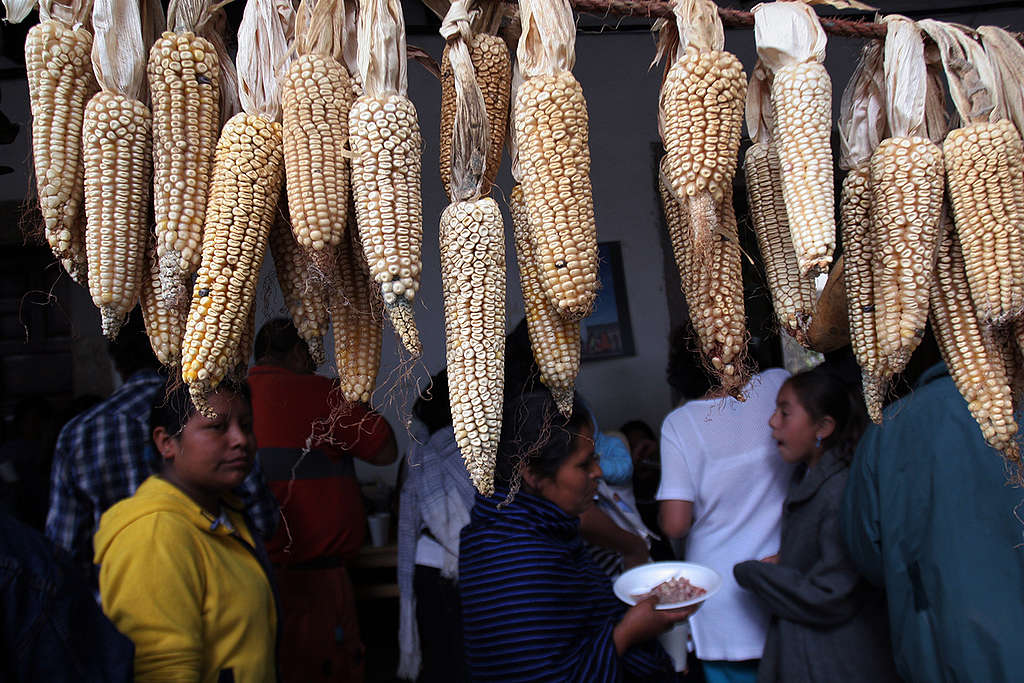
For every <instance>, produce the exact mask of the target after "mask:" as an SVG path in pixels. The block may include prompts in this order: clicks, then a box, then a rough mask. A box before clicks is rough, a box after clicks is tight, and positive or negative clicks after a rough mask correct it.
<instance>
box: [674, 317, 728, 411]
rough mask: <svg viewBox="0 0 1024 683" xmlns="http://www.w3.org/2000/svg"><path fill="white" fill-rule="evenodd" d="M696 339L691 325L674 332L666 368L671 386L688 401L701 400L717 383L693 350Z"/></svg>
mask: <svg viewBox="0 0 1024 683" xmlns="http://www.w3.org/2000/svg"><path fill="white" fill-rule="evenodd" d="M695 337H696V335H695V334H694V333H693V328H692V325H690V324H686V325H680V326H679V327H677V328H675V329H674V330H672V333H671V335H669V341H668V343H669V349H668V366H667V367H666V368H665V375H666V379H667V380H668V384H669V386H670V387H672V388H673V389H675V390H676V391H677V392H678V393H679V394H680V395H681V396H682V397H683V398H685V399H686V400H688V401H692V400H694V399H698V398H701V397H702V396H704V395H705V394H707V393H708V392H709V391H710V390H711V388H712V387H713V386H715V383H716V382H715V379H714V377H712V375H711V374H710V373H709V372H708V369H707V367H706V366H705V364H704V362H703V360H701V358H700V354H698V353H697V351H696V350H695V349H694V348H693V340H694V339H695Z"/></svg>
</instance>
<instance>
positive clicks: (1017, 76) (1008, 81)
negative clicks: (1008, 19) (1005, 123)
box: [978, 26, 1024, 136]
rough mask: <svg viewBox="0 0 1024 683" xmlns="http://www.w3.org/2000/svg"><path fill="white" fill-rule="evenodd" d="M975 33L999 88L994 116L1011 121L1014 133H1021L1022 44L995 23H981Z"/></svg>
mask: <svg viewBox="0 0 1024 683" xmlns="http://www.w3.org/2000/svg"><path fill="white" fill-rule="evenodd" d="M978 34H979V35H980V36H981V42H982V45H983V46H984V48H985V54H986V55H987V56H988V58H989V60H990V61H991V63H992V69H993V71H994V75H995V81H996V85H997V86H998V87H999V92H1000V98H999V106H998V107H997V108H996V110H995V115H996V116H997V117H998V118H1007V119H1010V120H1011V121H1013V125H1015V126H1016V127H1017V132H1018V133H1020V134H1021V136H1024V46H1022V45H1021V44H1020V43H1018V42H1017V41H1016V39H1014V37H1013V36H1012V35H1010V33H1008V32H1007V31H1005V30H1003V29H1001V28H999V27H998V26H981V27H979V28H978Z"/></svg>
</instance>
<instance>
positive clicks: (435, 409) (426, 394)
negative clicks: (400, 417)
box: [412, 368, 452, 434]
mask: <svg viewBox="0 0 1024 683" xmlns="http://www.w3.org/2000/svg"><path fill="white" fill-rule="evenodd" d="M412 413H413V415H415V416H416V419H418V420H419V421H420V422H422V423H423V424H424V425H425V426H426V428H427V433H429V434H433V433H434V432H436V431H437V430H439V429H442V428H444V427H447V426H448V425H450V424H451V423H452V406H451V401H450V398H449V394H448V368H444V369H443V370H441V372H439V373H437V374H436V375H434V376H433V377H431V378H430V384H429V385H427V386H426V387H424V388H423V390H422V391H420V396H419V398H417V399H416V402H415V403H414V404H413V405H412Z"/></svg>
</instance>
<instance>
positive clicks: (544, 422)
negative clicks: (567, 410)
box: [494, 389, 593, 490]
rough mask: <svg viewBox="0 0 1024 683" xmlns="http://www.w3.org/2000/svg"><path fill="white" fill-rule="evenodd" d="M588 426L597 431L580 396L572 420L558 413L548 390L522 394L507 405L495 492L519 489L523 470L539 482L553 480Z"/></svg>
mask: <svg viewBox="0 0 1024 683" xmlns="http://www.w3.org/2000/svg"><path fill="white" fill-rule="evenodd" d="M587 425H589V426H590V427H591V428H593V422H592V421H591V419H590V413H589V412H587V409H586V408H585V407H584V406H583V402H582V401H580V399H579V396H578V395H576V396H574V397H573V404H572V414H571V415H570V416H569V417H568V418H566V417H564V416H563V415H562V414H561V413H559V412H558V406H557V405H556V404H555V399H554V398H552V396H551V392H550V391H548V390H547V389H542V390H540V391H531V392H529V393H526V394H522V395H521V396H518V397H516V398H515V399H513V400H512V401H511V402H509V403H506V405H505V410H504V416H503V421H502V425H501V441H500V443H499V444H498V458H497V462H496V464H495V472H494V485H495V488H497V489H499V490H513V489H515V488H516V485H517V484H518V482H519V474H520V471H521V468H522V467H523V466H525V467H526V468H528V469H529V470H530V472H531V473H532V474H533V475H535V476H536V477H538V478H541V479H543V478H553V477H554V476H555V474H556V473H557V472H558V468H559V467H561V466H562V463H564V462H565V461H566V459H567V458H568V457H569V454H570V453H571V452H572V450H573V449H574V448H575V447H576V445H577V438H578V435H579V434H580V432H581V431H582V430H583V429H584V428H585V427H586V426H587Z"/></svg>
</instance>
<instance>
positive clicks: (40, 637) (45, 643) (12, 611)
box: [0, 512, 135, 683]
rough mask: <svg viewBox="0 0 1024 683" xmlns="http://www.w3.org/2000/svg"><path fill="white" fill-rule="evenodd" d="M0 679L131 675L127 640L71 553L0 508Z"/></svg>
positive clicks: (105, 681) (111, 682)
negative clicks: (110, 618) (71, 556)
mask: <svg viewBox="0 0 1024 683" xmlns="http://www.w3.org/2000/svg"><path fill="white" fill-rule="evenodd" d="M0 618H2V621H0V681H5V683H6V682H8V681H9V682H11V683H14V682H16V681H17V682H21V681H25V682H28V681H33V682H35V681H47V682H50V681H53V682H55V683H56V682H61V681H76V682H78V681H82V682H90V683H91V682H93V681H95V682H96V683H122V682H123V681H131V680H132V659H133V657H134V654H135V648H134V646H133V645H132V642H131V641H130V640H129V639H128V638H126V637H125V636H123V635H121V634H120V633H118V631H117V629H115V628H114V625H113V624H111V623H110V621H109V620H108V619H107V618H106V617H105V616H104V615H103V612H102V611H100V608H99V606H98V605H97V604H96V601H95V599H94V598H93V595H92V592H91V591H90V589H89V588H88V587H87V586H86V583H85V580H84V579H83V578H82V577H81V576H80V575H79V573H78V570H77V569H76V568H75V567H74V566H73V565H72V564H71V562H70V559H69V558H68V557H67V556H66V554H64V553H63V552H62V551H58V550H56V549H55V548H54V547H53V545H52V544H51V543H50V542H49V541H48V540H47V539H46V538H44V537H43V536H42V535H41V534H39V533H37V532H35V531H33V530H32V529H30V528H28V527H27V526H25V525H23V524H21V523H20V522H18V521H17V520H15V519H14V518H12V517H10V516H9V515H7V514H5V513H2V512H0Z"/></svg>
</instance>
